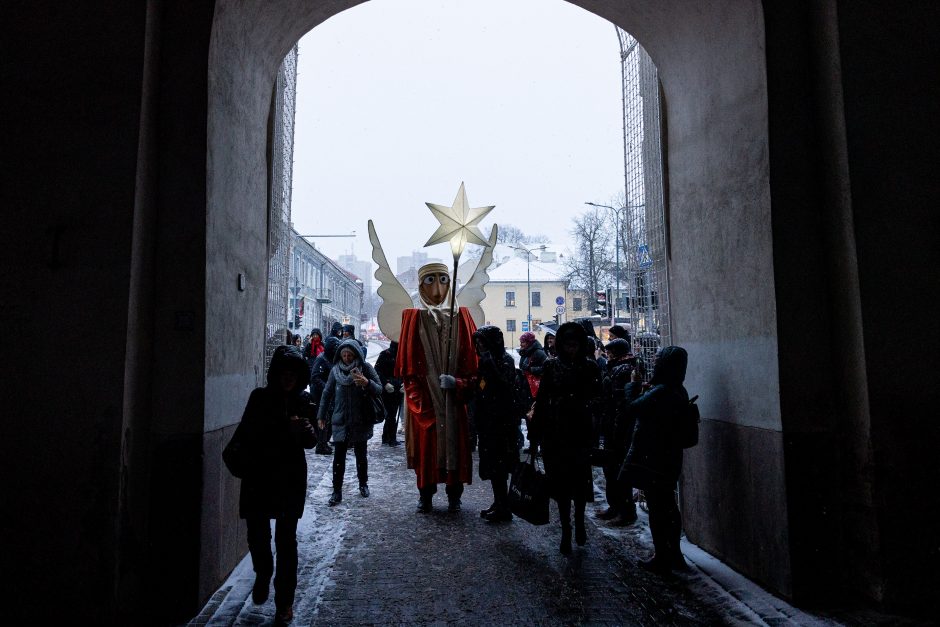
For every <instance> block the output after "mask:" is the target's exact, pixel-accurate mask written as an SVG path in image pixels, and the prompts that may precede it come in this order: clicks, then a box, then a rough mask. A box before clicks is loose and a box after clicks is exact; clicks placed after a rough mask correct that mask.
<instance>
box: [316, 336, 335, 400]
mask: <svg viewBox="0 0 940 627" xmlns="http://www.w3.org/2000/svg"><path fill="white" fill-rule="evenodd" d="M340 343H341V340H339V339H338V338H335V337H333V336H330V337H328V338H326V339H325V340H323V352H322V353H320V356H319V357H317V358H316V359H315V360H314V361H313V366H311V367H310V394H311V396H313V404H314V405H316V407H317V408H318V409H319V407H320V397H322V396H323V388H324V386H326V380H327V379H328V378H329V377H330V370H332V369H333V360H334V359H335V358H336V349H337V347H338V346H339V345H340Z"/></svg>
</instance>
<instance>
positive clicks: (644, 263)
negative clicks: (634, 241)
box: [636, 244, 653, 269]
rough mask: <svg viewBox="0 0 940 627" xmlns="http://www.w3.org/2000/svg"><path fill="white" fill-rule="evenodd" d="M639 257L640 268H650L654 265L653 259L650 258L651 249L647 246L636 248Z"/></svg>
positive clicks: (641, 245)
mask: <svg viewBox="0 0 940 627" xmlns="http://www.w3.org/2000/svg"><path fill="white" fill-rule="evenodd" d="M636 253H637V257H638V258H639V262H640V267H641V268H643V269H646V268H649V267H650V266H651V265H653V258H652V257H651V256H650V247H649V246H647V245H646V244H640V245H639V246H637V247H636Z"/></svg>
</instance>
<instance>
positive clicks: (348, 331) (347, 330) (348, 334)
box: [342, 324, 369, 359]
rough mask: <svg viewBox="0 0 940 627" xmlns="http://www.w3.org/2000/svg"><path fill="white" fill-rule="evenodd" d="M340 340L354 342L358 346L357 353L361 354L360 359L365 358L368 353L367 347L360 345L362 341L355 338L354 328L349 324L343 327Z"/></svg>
mask: <svg viewBox="0 0 940 627" xmlns="http://www.w3.org/2000/svg"><path fill="white" fill-rule="evenodd" d="M342 339H344V340H355V341H356V343H357V344H359V352H360V353H362V358H363V359H365V358H366V354H367V353H368V352H369V349H368V347H367V346H366V345H365V344H363V343H362V340H360V339H359V338H357V337H356V327H355V326H354V325H351V324H344V325H343V334H342Z"/></svg>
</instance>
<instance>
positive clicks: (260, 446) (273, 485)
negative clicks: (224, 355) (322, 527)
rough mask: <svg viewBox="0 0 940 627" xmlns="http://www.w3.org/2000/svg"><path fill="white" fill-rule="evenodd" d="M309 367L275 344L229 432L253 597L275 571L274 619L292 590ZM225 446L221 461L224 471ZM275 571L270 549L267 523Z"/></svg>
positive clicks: (261, 598) (303, 482)
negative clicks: (237, 465) (261, 379)
mask: <svg viewBox="0 0 940 627" xmlns="http://www.w3.org/2000/svg"><path fill="white" fill-rule="evenodd" d="M309 379H310V370H309V368H308V366H307V362H306V360H305V359H304V358H303V355H302V354H301V352H300V350H299V349H297V348H294V347H292V346H279V347H278V348H277V349H276V350H275V351H274V355H273V357H272V358H271V364H270V367H269V368H268V377H267V385H266V386H265V387H263V388H256V389H255V390H254V391H253V392H252V393H251V396H249V397H248V404H247V405H246V406H245V412H244V414H243V415H242V420H241V422H240V423H239V425H238V428H237V429H236V431H235V435H234V436H233V438H232V440H233V442H238V443H239V445H238V447H236V448H237V449H238V451H239V452H238V453H237V455H238V457H239V459H241V460H243V461H242V462H241V464H242V468H241V470H240V471H239V472H238V473H237V474H238V475H240V476H241V496H240V500H239V515H240V516H241V518H244V519H245V522H246V524H247V527H248V550H249V552H250V553H251V563H252V566H253V567H254V571H255V584H254V587H253V589H252V600H253V601H254V602H255V603H256V604H259V605H260V604H262V603H264V602H265V601H266V600H267V598H268V592H269V586H270V582H271V576H272V575H274V604H275V606H276V608H277V616H278V617H279V618H280V619H281V620H289V619H290V616H291V614H292V606H293V603H294V590H295V588H296V587H297V520H298V519H299V518H300V517H301V516H302V515H303V511H304V503H305V502H306V498H307V460H306V456H305V455H304V449H305V448H313V446H314V444H316V436H315V435H314V432H313V428H312V427H311V425H310V422H309V421H308V419H309V418H312V417H313V403H312V400H311V397H310V395H309V394H308V393H307V392H306V391H305V388H306V382H307V381H309ZM231 451H232V448H231V445H230V446H229V447H226V453H225V454H224V458H225V462H226V464H228V465H229V467H230V468H231V467H232V465H231V462H232V460H231V459H230V458H229V455H231V454H232V453H231ZM271 519H274V520H275V521H276V522H275V532H274V544H275V546H276V548H277V570H276V571H275V566H274V557H273V556H272V554H271V526H270V521H271Z"/></svg>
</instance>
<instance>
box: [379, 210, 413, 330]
mask: <svg viewBox="0 0 940 627" xmlns="http://www.w3.org/2000/svg"><path fill="white" fill-rule="evenodd" d="M369 241H370V242H372V261H374V262H375V263H376V264H378V266H379V268H378V270H376V271H375V274H374V275H373V276H375V278H376V279H378V281H379V289H378V295H379V297H380V298H381V299H382V305H381V306H380V307H379V313H378V321H379V329H380V330H381V331H382V333H383V334H384V335H385V337H387V338H388V339H390V340H393V341H395V342H397V341H398V337H399V336H400V335H401V312H402V311H404V310H405V309H408V308H409V307H412V306H413V304H412V302H411V296H409V295H408V290H406V289H405V288H404V287H403V286H402V284H401V283H400V282H399V281H398V278H397V277H396V276H395V274H394V273H393V272H392V269H391V268H390V267H389V265H388V260H387V259H386V258H385V251H383V250H382V244H381V243H380V242H379V236H378V235H377V234H376V232H375V226H374V225H373V224H372V220H369Z"/></svg>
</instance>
